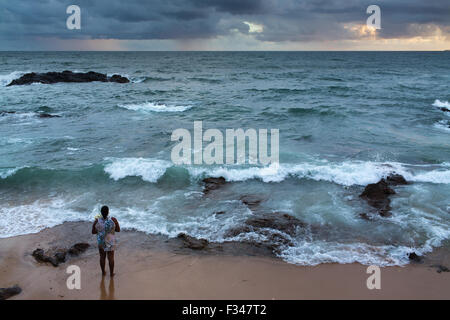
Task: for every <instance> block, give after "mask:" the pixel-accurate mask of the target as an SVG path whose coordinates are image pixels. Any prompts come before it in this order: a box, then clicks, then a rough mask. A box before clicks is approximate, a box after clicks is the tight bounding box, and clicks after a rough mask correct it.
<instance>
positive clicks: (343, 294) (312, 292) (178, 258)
mask: <svg viewBox="0 0 450 320" xmlns="http://www.w3.org/2000/svg"><path fill="white" fill-rule="evenodd" d="M119 239H120V245H119V248H118V250H117V251H116V276H115V277H114V278H113V279H111V278H110V277H109V275H108V276H105V277H102V276H101V272H100V268H99V266H98V253H97V248H96V243H95V237H94V236H93V235H91V234H90V224H89V223H86V222H70V223H64V224H62V225H59V226H57V227H54V228H49V229H45V230H43V231H41V232H39V233H37V234H31V235H24V236H18V237H12V238H5V239H0V257H1V259H0V287H8V286H12V285H15V284H17V285H19V286H20V287H21V288H22V293H21V294H19V295H17V296H14V297H12V298H11V299H51V300H53V299H56V300H59V299H449V298H450V273H448V272H441V273H438V272H437V268H436V267H434V265H437V264H440V265H447V266H448V265H449V262H450V261H449V259H448V257H449V255H448V252H447V251H446V250H444V249H439V250H436V251H435V252H433V253H432V254H430V255H428V256H427V257H425V259H424V261H423V262H422V263H414V264H410V265H407V266H405V267H386V268H381V289H380V290H376V289H375V290H369V289H367V286H366V280H367V278H368V277H369V276H370V275H369V274H367V273H366V269H367V266H363V265H359V264H347V265H342V264H322V265H319V266H314V267H304V266H296V265H292V264H288V263H285V262H283V261H281V260H280V259H277V258H275V257H271V256H267V255H266V253H265V252H264V251H263V250H258V249H256V250H255V251H253V252H251V251H250V252H251V255H249V254H244V253H243V252H249V250H248V248H240V247H241V246H243V244H232V243H230V244H220V245H211V246H210V247H209V248H208V249H206V250H192V249H189V248H186V247H185V246H183V244H182V241H181V240H180V239H167V238H164V237H160V236H149V235H146V234H143V233H140V232H135V231H123V232H122V233H121V234H120V236H119ZM76 242H87V243H89V244H90V245H91V246H90V248H89V249H88V250H87V251H86V252H85V253H83V254H81V255H80V256H79V257H73V258H70V259H69V260H68V261H67V262H66V263H63V264H61V265H59V266H58V267H53V266H52V265H50V264H43V263H37V262H36V261H35V259H34V258H33V257H32V256H31V253H32V252H33V250H34V249H36V248H43V249H49V248H56V247H57V248H64V247H66V248H67V247H70V246H71V245H73V244H74V243H76ZM241 249H242V250H241ZM69 265H77V266H79V267H80V269H81V289H80V290H76V289H74V290H69V289H68V288H67V286H66V281H67V278H68V277H69V274H67V273H66V268H67V267H68V266H69Z"/></svg>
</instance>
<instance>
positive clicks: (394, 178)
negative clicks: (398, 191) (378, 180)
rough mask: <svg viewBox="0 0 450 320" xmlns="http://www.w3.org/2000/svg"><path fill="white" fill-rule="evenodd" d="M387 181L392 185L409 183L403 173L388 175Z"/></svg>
mask: <svg viewBox="0 0 450 320" xmlns="http://www.w3.org/2000/svg"><path fill="white" fill-rule="evenodd" d="M386 182H387V183H388V184H389V185H390V186H398V185H405V184H408V182H407V181H406V179H405V178H404V177H403V176H402V175H399V174H391V175H390V176H388V177H387V178H386Z"/></svg>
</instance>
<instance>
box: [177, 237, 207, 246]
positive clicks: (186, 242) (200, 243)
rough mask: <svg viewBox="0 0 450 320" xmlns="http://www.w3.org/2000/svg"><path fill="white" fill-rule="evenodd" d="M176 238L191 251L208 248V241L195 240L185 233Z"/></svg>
mask: <svg viewBox="0 0 450 320" xmlns="http://www.w3.org/2000/svg"><path fill="white" fill-rule="evenodd" d="M177 238H178V239H181V240H182V241H183V245H184V246H185V247H186V248H190V249H192V250H203V249H205V248H206V247H207V246H208V240H206V239H197V238H194V237H191V236H189V235H187V234H185V233H180V234H179V235H178V236H177Z"/></svg>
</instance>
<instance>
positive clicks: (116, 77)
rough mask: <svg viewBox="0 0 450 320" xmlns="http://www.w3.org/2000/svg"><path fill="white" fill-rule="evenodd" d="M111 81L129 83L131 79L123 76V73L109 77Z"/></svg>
mask: <svg viewBox="0 0 450 320" xmlns="http://www.w3.org/2000/svg"><path fill="white" fill-rule="evenodd" d="M109 82H117V83H128V82H130V80H128V78H125V77H122V76H121V75H118V74H115V75H113V76H111V77H110V78H109Z"/></svg>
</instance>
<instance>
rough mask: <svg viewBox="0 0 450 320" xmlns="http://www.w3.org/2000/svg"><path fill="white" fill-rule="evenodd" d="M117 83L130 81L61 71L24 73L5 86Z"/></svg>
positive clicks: (122, 78)
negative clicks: (96, 82) (59, 83)
mask: <svg viewBox="0 0 450 320" xmlns="http://www.w3.org/2000/svg"><path fill="white" fill-rule="evenodd" d="M94 81H99V82H117V83H129V82H130V80H128V78H125V77H122V76H120V75H113V76H111V77H108V76H107V75H106V74H103V73H98V72H93V71H89V72H86V73H82V72H72V71H63V72H47V73H35V72H31V73H26V74H24V75H23V76H21V77H20V78H19V79H15V80H13V81H11V83H10V84H8V85H7V86H8V87H9V86H15V85H25V84H31V83H43V84H53V83H58V82H68V83H69V82H75V83H81V82H94Z"/></svg>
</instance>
